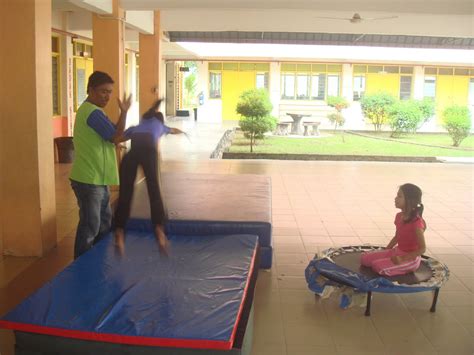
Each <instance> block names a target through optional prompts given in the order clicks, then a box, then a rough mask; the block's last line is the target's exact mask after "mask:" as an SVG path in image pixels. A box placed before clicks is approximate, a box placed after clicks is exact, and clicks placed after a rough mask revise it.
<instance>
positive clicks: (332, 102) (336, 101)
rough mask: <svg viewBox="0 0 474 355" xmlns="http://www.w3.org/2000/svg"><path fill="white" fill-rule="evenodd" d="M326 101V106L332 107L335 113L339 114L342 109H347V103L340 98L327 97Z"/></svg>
mask: <svg viewBox="0 0 474 355" xmlns="http://www.w3.org/2000/svg"><path fill="white" fill-rule="evenodd" d="M326 101H327V103H328V106H331V107H334V108H335V109H336V111H337V112H341V111H342V110H343V109H345V108H348V107H349V103H348V102H347V100H346V99H345V98H344V97H342V96H328V98H327V100H326Z"/></svg>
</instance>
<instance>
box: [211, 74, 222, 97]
mask: <svg viewBox="0 0 474 355" xmlns="http://www.w3.org/2000/svg"><path fill="white" fill-rule="evenodd" d="M221 97H222V74H221V73H213V72H210V73H209V98H211V99H220V98H221Z"/></svg>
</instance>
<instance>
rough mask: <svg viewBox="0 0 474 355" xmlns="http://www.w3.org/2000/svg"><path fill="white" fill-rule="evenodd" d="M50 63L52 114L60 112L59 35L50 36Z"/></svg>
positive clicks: (56, 114)
mask: <svg viewBox="0 0 474 355" xmlns="http://www.w3.org/2000/svg"><path fill="white" fill-rule="evenodd" d="M51 49H52V53H51V65H52V84H53V85H52V89H53V90H52V91H53V115H55V116H58V115H60V114H61V107H60V101H61V99H60V92H59V85H60V82H59V81H60V80H59V69H60V65H59V37H55V36H53V37H51Z"/></svg>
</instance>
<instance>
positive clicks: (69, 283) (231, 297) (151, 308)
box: [0, 231, 258, 349]
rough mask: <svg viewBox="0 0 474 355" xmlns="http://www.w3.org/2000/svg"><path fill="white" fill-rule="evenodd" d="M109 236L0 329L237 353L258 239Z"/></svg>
mask: <svg viewBox="0 0 474 355" xmlns="http://www.w3.org/2000/svg"><path fill="white" fill-rule="evenodd" d="M169 237H170V241H171V248H170V256H169V257H164V256H162V255H161V254H160V253H159V251H158V247H157V244H156V241H155V239H154V236H153V235H152V234H151V233H149V232H143V231H128V232H127V237H126V249H125V255H124V256H120V255H119V254H118V253H117V250H116V249H115V246H114V245H113V240H112V238H111V235H109V236H107V237H106V238H104V240H102V241H101V242H100V243H98V244H97V245H96V246H95V247H94V248H92V249H91V250H90V251H89V252H87V253H86V254H84V255H83V256H81V257H80V258H79V259H77V260H76V261H75V262H73V263H72V264H71V265H69V266H68V267H67V268H66V269H64V270H63V271H62V272H61V273H60V274H58V275H57V276H56V277H55V278H54V279H53V280H51V281H49V282H48V283H46V284H45V285H44V286H43V287H41V288H40V289H39V290H38V291H36V292H35V293H34V294H33V295H31V296H30V297H28V298H27V299H26V300H24V301H23V302H22V303H21V304H20V305H18V306H17V307H16V308H15V309H13V310H12V311H11V312H9V313H8V314H7V315H5V316H4V317H3V318H2V319H1V320H0V327H3V328H9V329H15V330H20V331H26V332H33V333H41V334H49V335H56V336H64V337H70V338H77V339H86V340H96V341H105V342H114V343H123V344H138V345H153V346H168V347H187V348H202V349H231V348H232V344H233V340H234V336H235V331H236V327H237V322H238V319H239V317H240V314H241V311H242V307H243V303H244V301H245V296H246V292H247V285H248V279H249V277H250V274H251V271H252V269H253V267H254V260H255V253H256V248H257V245H258V238H257V237H256V236H253V235H239V236H237V237H236V236H235V235H228V236H218V237H216V236H208V237H206V236H199V237H193V236H177V235H170V236H169Z"/></svg>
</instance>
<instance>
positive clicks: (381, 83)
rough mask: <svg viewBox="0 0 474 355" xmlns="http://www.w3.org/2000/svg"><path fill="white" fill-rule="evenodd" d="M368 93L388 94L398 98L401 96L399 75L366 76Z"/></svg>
mask: <svg viewBox="0 0 474 355" xmlns="http://www.w3.org/2000/svg"><path fill="white" fill-rule="evenodd" d="M365 85H366V93H367V94H374V93H376V92H380V91H383V92H387V93H389V94H391V95H392V96H394V97H396V98H398V97H399V95H400V75H399V74H375V73H368V74H366V84H365Z"/></svg>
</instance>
